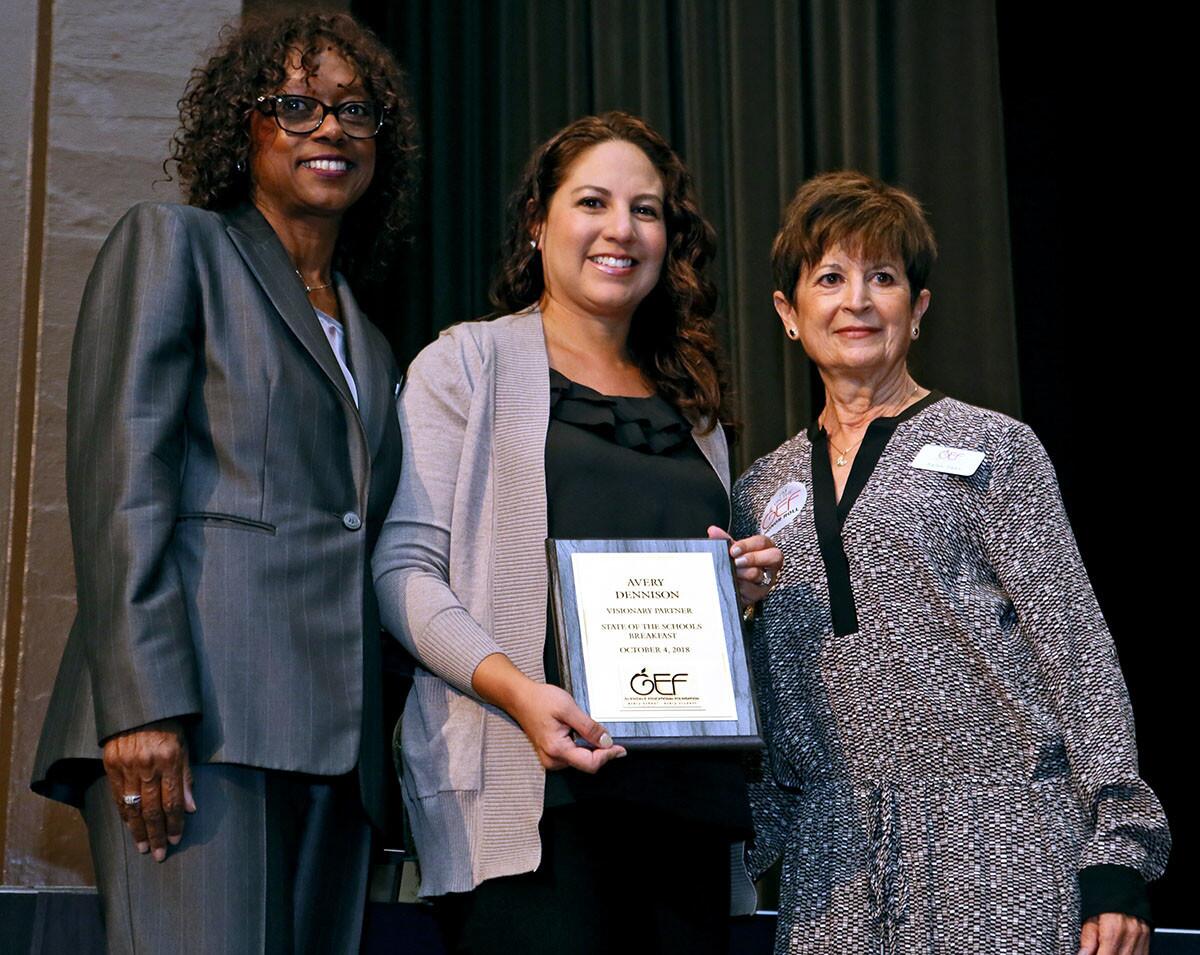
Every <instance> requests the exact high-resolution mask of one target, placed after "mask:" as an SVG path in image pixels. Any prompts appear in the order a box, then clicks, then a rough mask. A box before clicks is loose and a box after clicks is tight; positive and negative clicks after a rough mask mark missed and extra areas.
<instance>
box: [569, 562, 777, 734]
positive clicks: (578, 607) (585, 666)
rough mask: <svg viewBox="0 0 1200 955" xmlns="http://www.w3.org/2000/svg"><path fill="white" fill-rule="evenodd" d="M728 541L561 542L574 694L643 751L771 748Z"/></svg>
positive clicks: (606, 723)
mask: <svg viewBox="0 0 1200 955" xmlns="http://www.w3.org/2000/svg"><path fill="white" fill-rule="evenodd" d="M726 547H727V545H726V543H725V542H724V541H721V540H657V541H653V540H618V541H600V540H573V541H565V540H550V541H548V542H547V552H548V555H549V558H550V568H551V592H552V601H553V605H554V618H555V628H556V631H557V636H558V640H557V645H558V653H559V672H560V673H561V674H562V678H563V685H564V688H565V689H566V690H567V692H569V693H570V694H571V695H572V696H573V697H574V698H575V700H576V701H577V702H578V703H579V705H580V707H581V708H582V709H583V710H584V711H586V712H588V713H589V714H590V715H591V716H592V718H593V719H595V720H597V721H599V722H601V723H604V724H605V725H606V726H607V727H608V728H609V731H610V732H611V733H612V735H613V738H614V739H615V740H617V741H618V742H620V743H623V744H625V745H626V746H629V747H631V748H635V747H640V748H645V747H660V748H663V747H695V746H703V747H729V748H754V747H758V746H761V745H762V743H761V740H760V738H759V732H758V720H757V714H756V712H755V705H754V695H753V692H752V690H751V685H750V674H749V668H748V666H747V661H746V650H745V644H744V642H743V638H742V631H741V625H740V618H739V611H738V603H737V597H736V595H735V592H734V578H733V573H732V567H731V564H730V560H729V555H728V552H727V550H726Z"/></svg>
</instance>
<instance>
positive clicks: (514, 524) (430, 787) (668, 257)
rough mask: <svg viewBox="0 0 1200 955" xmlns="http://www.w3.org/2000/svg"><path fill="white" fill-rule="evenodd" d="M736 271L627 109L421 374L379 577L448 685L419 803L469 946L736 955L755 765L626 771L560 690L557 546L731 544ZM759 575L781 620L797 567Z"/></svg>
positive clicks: (562, 166)
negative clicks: (480, 311) (736, 888)
mask: <svg viewBox="0 0 1200 955" xmlns="http://www.w3.org/2000/svg"><path fill="white" fill-rule="evenodd" d="M712 250H713V233H712V229H711V227H710V226H709V225H708V224H707V223H706V222H705V221H704V219H703V218H702V217H701V215H700V213H699V211H698V209H697V207H696V202H695V198H694V194H693V190H692V185H691V180H690V177H689V175H688V173H687V171H686V169H685V168H684V166H683V164H682V163H681V162H680V160H679V158H678V157H677V156H676V155H675V154H674V152H673V151H672V150H671V148H670V147H669V146H668V145H667V143H666V142H665V141H664V140H663V139H662V137H661V136H659V135H658V134H657V133H656V132H654V131H653V130H652V129H650V127H649V126H647V125H646V124H645V123H644V122H643V121H642V120H640V119H638V118H636V117H634V116H630V115H628V114H625V113H606V114H604V115H602V116H590V117H585V118H583V119H580V120H577V121H576V122H574V123H571V124H570V125H569V126H567V127H566V128H564V129H562V130H561V131H559V132H558V133H556V134H555V135H554V136H553V137H551V138H550V139H549V140H548V141H547V142H546V143H544V144H543V145H542V146H541V147H539V148H538V149H537V150H536V151H535V153H534V155H533V157H532V159H531V160H530V163H529V165H528V167H527V170H526V173H525V176H524V178H523V179H522V182H521V185H520V186H519V188H518V189H517V191H516V192H515V193H514V196H513V198H512V201H511V203H510V227H509V231H508V234H507V241H506V246H505V252H504V260H503V262H502V265H501V268H500V271H499V275H498V278H497V280H496V282H495V283H494V286H493V292H492V298H493V302H494V303H495V305H496V307H497V309H498V310H499V314H500V315H501V317H497V318H494V319H492V320H490V321H484V322H467V323H463V324H460V325H456V326H454V327H452V328H450V329H448V330H447V331H445V332H444V333H443V334H442V336H441V337H440V338H439V339H438V340H437V341H436V342H434V343H433V344H432V345H430V346H429V347H428V348H426V349H425V350H424V351H423V352H422V353H421V354H420V355H419V356H418V357H417V359H416V360H415V361H414V363H413V365H412V367H411V369H410V373H409V379H408V384H407V385H406V387H405V391H404V394H403V397H402V401H401V408H400V418H401V430H402V432H403V434H404V440H405V447H406V451H405V462H404V467H403V469H402V473H401V479H400V486H399V488H398V490H397V495H396V501H395V504H394V505H393V507H392V511H391V513H390V515H389V516H388V520H387V522H386V525H385V528H384V532H383V535H382V537H381V539H380V546H379V548H378V550H377V552H376V557H375V560H374V571H375V580H376V587H377V589H378V591H379V597H380V605H381V608H382V610H383V614H384V619H385V622H386V623H387V624H388V626H389V629H391V630H392V631H393V632H394V633H395V634H396V635H397V636H398V637H399V638H400V640H401V641H402V642H403V643H404V644H405V646H406V647H407V648H408V649H409V650H410V651H411V652H412V653H413V654H414V655H415V656H416V658H417V660H418V661H419V663H420V668H419V669H418V671H417V673H416V677H415V681H414V689H413V693H412V694H411V696H410V699H409V703H408V707H407V709H406V710H405V715H404V722H403V764H404V772H403V784H404V793H405V804H406V806H407V808H408V810H409V814H410V818H411V820H412V827H413V834H414V836H415V839H416V843H417V849H418V852H419V855H420V857H421V866H422V893H423V894H424V895H427V896H433V897H435V900H436V903H437V911H438V913H439V916H440V919H441V922H442V925H443V928H444V930H445V933H446V935H447V939H448V942H449V944H450V948H451V950H452V951H455V952H514V951H521V952H528V953H536V952H547V953H549V952H563V951H572V952H610V951H617V950H628V948H629V947H630V946H631V945H637V946H638V947H640V948H642V949H643V950H646V951H656V952H673V951H679V952H689V953H697V952H721V951H724V950H725V948H726V946H727V943H728V927H727V924H726V918H727V916H728V913H729V871H730V870H729V862H730V845H731V843H733V842H736V841H737V840H738V839H740V838H741V837H742V836H743V835H744V834H745V832H746V830H747V825H748V822H749V817H748V812H747V803H746V794H745V784H744V781H743V778H742V773H741V768H740V766H739V764H738V763H737V761H736V760H735V759H731V758H729V757H714V756H706V757H705V756H694V755H693V756H683V755H675V754H648V753H635V754H632V755H629V756H628V757H627V758H624V759H620V760H619V762H615V763H614V760H617V759H618V758H619V757H625V756H626V753H625V750H624V749H623V748H622V747H620V746H615V745H613V743H612V740H611V737H609V735H608V733H607V732H606V731H605V729H604V727H602V726H600V725H598V724H597V723H596V722H594V721H593V720H592V719H591V718H590V717H589V716H588V715H587V714H586V713H584V712H582V711H581V710H580V709H579V707H578V706H577V705H576V704H575V702H574V700H573V699H572V698H571V697H570V696H569V695H568V694H567V693H566V692H565V691H564V690H562V689H561V688H560V687H558V686H557V685H555V684H556V682H557V680H556V678H557V674H556V672H555V671H556V668H557V663H556V660H555V658H554V655H553V651H552V645H551V644H550V643H549V642H548V640H547V571H546V558H545V550H544V542H545V539H546V537H547V536H551V537H559V538H588V537H593V538H595V537H600V538H614V537H696V536H703V535H704V534H705V533H708V534H710V535H712V536H721V537H724V536H726V535H725V531H724V528H726V527H727V526H728V520H729V473H728V472H729V461H728V450H727V448H726V443H725V435H724V432H723V430H722V427H721V402H722V397H723V387H722V385H723V383H722V378H721V373H720V361H719V357H718V351H717V342H716V337H715V333H714V329H713V324H712V319H711V316H712V314H713V311H714V307H715V300H716V294H715V289H714V287H713V285H712V283H711V282H710V281H709V279H708V278H707V276H706V271H705V270H706V267H707V264H708V261H709V259H710V258H711V256H712ZM731 553H732V554H733V556H734V557H735V559H736V563H737V564H738V567H739V570H738V575H739V578H740V582H739V590H740V596H741V598H742V599H743V601H745V602H747V603H752V602H754V601H756V600H758V599H760V598H761V597H762V596H763V594H764V593H765V592H766V585H767V584H768V583H769V581H770V576H771V574H773V573H775V572H776V571H777V570H778V568H779V565H780V557H779V552H778V551H777V550H775V549H774V547H773V545H772V544H771V543H770V541H769V540H767V539H766V538H764V537H762V536H761V535H754V536H752V537H750V538H748V539H747V540H743V541H738V542H736V543H733V544H732V547H731ZM572 734H578V735H579V736H580V737H582V738H584V739H586V740H587V741H588V742H589V743H591V744H592V746H593V747H594V748H591V749H589V748H584V747H581V746H577V745H576V743H575V741H574V739H573V738H572ZM547 771H550V772H549V773H548V772H547Z"/></svg>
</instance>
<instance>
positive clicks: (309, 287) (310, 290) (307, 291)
mask: <svg viewBox="0 0 1200 955" xmlns="http://www.w3.org/2000/svg"><path fill="white" fill-rule="evenodd" d="M294 271H295V273H296V278H298V279H299V280H300V284H301V285H303V286H304V292H305V294H306V295H310V294H312V293H313V292H319V291H321V289H323V288H330V287H332V285H333V283H332V282H326V283H325V284H324V285H309V284H308V283H307V282H305V281H304V276H303V275H301V274H300V270H299V269H295V270H294Z"/></svg>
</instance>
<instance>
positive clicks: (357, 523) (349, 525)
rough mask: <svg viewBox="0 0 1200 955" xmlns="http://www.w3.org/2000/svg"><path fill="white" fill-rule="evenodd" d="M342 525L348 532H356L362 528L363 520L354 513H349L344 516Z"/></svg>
mask: <svg viewBox="0 0 1200 955" xmlns="http://www.w3.org/2000/svg"><path fill="white" fill-rule="evenodd" d="M342 523H343V524H344V525H345V526H346V530H348V531H356V530H358V529H359V528H360V527H362V518H361V517H359V516H358V515H357V514H355V513H354V512H353V511H347V512H346V513H345V514H343V515H342Z"/></svg>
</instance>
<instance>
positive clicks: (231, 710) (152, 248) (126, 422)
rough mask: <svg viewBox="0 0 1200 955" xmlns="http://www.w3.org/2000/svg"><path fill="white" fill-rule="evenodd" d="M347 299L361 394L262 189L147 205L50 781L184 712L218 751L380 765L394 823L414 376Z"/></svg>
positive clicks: (126, 277)
mask: <svg viewBox="0 0 1200 955" xmlns="http://www.w3.org/2000/svg"><path fill="white" fill-rule="evenodd" d="M337 294H338V299H339V302H340V305H341V310H342V320H343V322H344V325H345V329H346V339H347V353H348V357H349V363H350V366H351V368H352V370H353V374H354V377H355V383H356V385H357V387H358V394H359V402H360V407H359V408H358V409H356V408H355V405H354V401H353V399H352V398H351V396H350V393H349V389H348V388H347V386H346V382H345V379H344V378H343V376H342V373H341V371H340V369H339V368H338V365H337V361H336V359H335V358H334V355H333V352H332V349H331V348H330V346H329V343H328V342H327V341H326V339H325V337H324V335H323V334H322V331H321V328H320V325H319V323H318V321H317V318H316V316H315V315H314V314H313V310H312V307H311V306H310V305H309V303H308V300H307V298H306V296H305V294H304V290H303V288H302V287H301V286H300V284H299V282H297V280H296V276H295V273H294V271H293V268H292V264H291V261H290V260H289V259H288V257H287V253H286V252H285V251H284V249H283V246H282V245H281V244H280V243H279V241H278V239H277V238H276V236H275V233H274V232H273V230H272V229H271V227H270V226H269V225H268V224H267V222H266V220H265V219H263V218H262V216H261V215H260V214H259V213H258V212H257V211H256V210H255V209H254V208H253V207H250V206H245V207H242V208H240V209H237V210H234V211H232V212H228V213H216V212H208V211H204V210H201V209H194V208H190V207H187V206H177V205H162V204H144V205H139V206H136V207H134V208H133V209H132V210H131V211H130V212H129V213H128V214H127V215H126V216H125V217H124V218H123V219H122V220H121V221H120V223H118V225H117V226H116V228H115V229H114V230H113V233H112V235H111V236H110V237H109V239H108V241H107V242H106V243H105V245H104V247H103V249H102V250H101V252H100V255H99V257H98V259H97V261H96V265H95V267H94V269H93V270H92V274H91V277H90V278H89V280H88V284H87V287H86V290H85V292H84V297H83V305H82V308H81V311H80V316H79V324H78V327H77V330H76V334H75V344H74V350H73V353H72V361H71V377H70V386H69V392H68V434H67V495H68V504H69V507H70V517H71V536H72V540H73V543H74V555H75V572H76V580H77V583H76V587H77V595H78V604H79V607H78V616H77V617H76V620H75V625H74V627H73V628H72V630H71V635H70V638H69V639H68V642H67V647H66V651H65V653H64V655H63V662H62V665H61V667H60V670H59V674H58V680H57V683H56V685H55V688H54V693H53V697H52V699H51V702H50V708H49V712H48V713H47V716H46V722H45V726H44V729H43V732H42V739H41V743H40V746H39V748H38V754H37V758H36V761H35V767H34V781H33V788H34V790H35V791H37V792H41V793H43V794H45V795H49V796H52V797H54V798H59V799H63V800H64V801H68V802H73V803H76V804H78V803H79V802H80V801H81V797H82V788H81V787H82V785H85V784H86V783H87V782H89V781H90V780H91V779H93V778H95V776H96V774H97V773H99V771H100V769H99V764H98V763H97V762H95V760H97V758H98V757H99V756H100V749H99V746H98V744H99V741H100V740H103V739H104V738H106V737H108V736H110V735H112V734H113V733H116V732H119V731H121V730H125V729H129V728H132V727H136V726H140V725H142V724H144V723H147V722H150V721H152V720H157V719H162V718H166V717H183V718H184V719H185V722H186V724H187V726H188V728H189V743H190V747H191V752H192V759H193V761H194V762H226V763H239V764H244V765H249V766H257V767H262V768H269V769H279V770H294V771H301V772H307V773H318V774H329V775H332V774H340V773H345V772H349V771H350V770H352V769H353V768H354V767H355V766H356V765H358V766H359V767H360V776H361V779H362V783H363V797H364V804H365V806H366V807H367V810H368V812H369V813H370V814H371V816H372V817H373V818H375V819H376V821H381V820H382V816H383V810H384V804H385V798H384V794H383V787H384V785H385V770H384V767H385V766H386V765H389V764H390V760H388V761H387V762H385V760H386V758H387V757H386V750H385V748H384V740H383V732H382V726H381V718H380V686H379V684H380V660H379V656H380V644H379V639H380V637H379V634H380V630H379V615H378V608H377V606H376V603H375V597H374V590H373V587H372V586H371V580H370V575H369V574H368V573H367V562H368V559H369V557H370V553H371V550H372V548H373V546H374V543H375V538H376V536H377V533H378V531H379V528H380V526H381V523H382V521H383V518H384V517H385V516H386V514H387V510H388V506H389V504H390V503H391V499H392V494H393V492H394V490H395V487H396V481H397V477H398V474H399V469H400V431H399V427H398V424H397V420H396V415H395V410H394V399H395V396H396V392H397V391H398V387H399V380H400V376H399V372H398V370H397V368H396V364H395V361H394V360H393V358H392V355H391V352H390V349H389V348H388V345H387V342H386V340H385V339H384V338H383V336H382V335H381V334H380V333H379V331H378V330H377V329H375V328H374V327H373V326H371V325H370V323H369V322H367V320H366V319H365V318H364V316H363V315H362V314H361V313H360V312H359V310H358V307H357V306H356V304H355V302H354V298H353V296H352V295H351V294H350V290H349V289H348V288H347V286H346V284H345V282H344V281H343V280H342V279H341V277H340V276H339V277H338V278H337ZM81 761H83V762H81Z"/></svg>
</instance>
